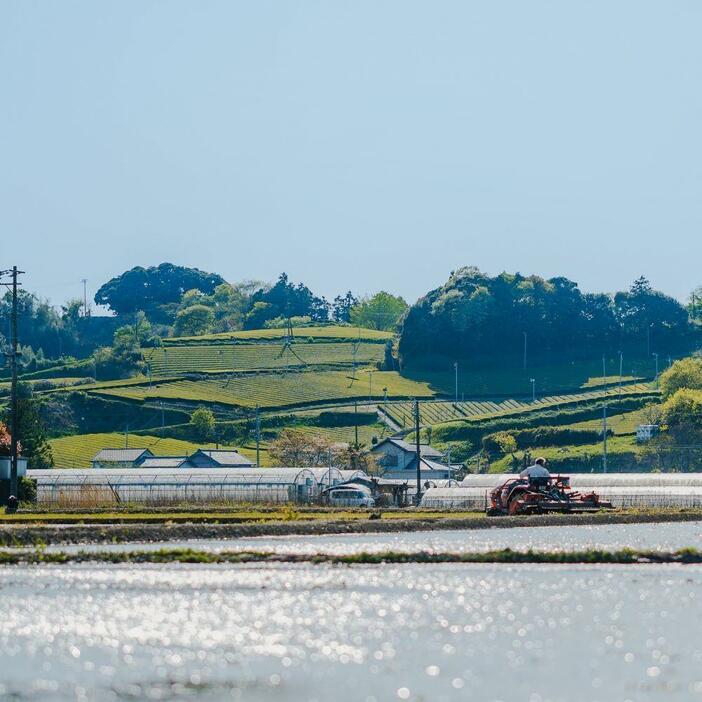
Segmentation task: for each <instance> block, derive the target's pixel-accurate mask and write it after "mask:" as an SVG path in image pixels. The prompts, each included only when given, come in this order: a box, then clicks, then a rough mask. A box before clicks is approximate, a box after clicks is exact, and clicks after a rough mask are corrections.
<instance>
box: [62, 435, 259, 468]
mask: <svg viewBox="0 0 702 702" xmlns="http://www.w3.org/2000/svg"><path fill="white" fill-rule="evenodd" d="M124 446H125V438H124V434H120V433H117V432H115V433H111V434H83V435H76V436H65V437H62V438H60V439H52V440H51V448H52V450H53V454H54V464H55V465H56V466H57V467H58V468H89V467H90V460H91V459H92V458H93V456H94V455H95V454H96V453H97V452H98V451H99V450H100V449H102V448H124ZM129 446H130V447H131V448H148V449H150V450H151V451H152V453H154V454H156V455H157V456H184V455H186V454H190V453H192V452H193V451H195V450H196V449H198V448H201V447H203V446H205V447H208V448H214V444H194V443H191V442H189V441H181V440H179V439H161V438H159V437H157V436H138V435H134V434H132V435H130V436H129ZM240 453H242V454H243V455H245V456H247V457H248V458H250V459H252V460H255V452H254V454H253V455H252V452H251V451H250V450H247V449H240ZM261 464H264V461H263V460H262V461H261Z"/></svg>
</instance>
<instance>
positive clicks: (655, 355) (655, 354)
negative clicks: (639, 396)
mask: <svg viewBox="0 0 702 702" xmlns="http://www.w3.org/2000/svg"><path fill="white" fill-rule="evenodd" d="M653 357H654V358H655V359H656V390H658V354H657V353H654V354H653Z"/></svg>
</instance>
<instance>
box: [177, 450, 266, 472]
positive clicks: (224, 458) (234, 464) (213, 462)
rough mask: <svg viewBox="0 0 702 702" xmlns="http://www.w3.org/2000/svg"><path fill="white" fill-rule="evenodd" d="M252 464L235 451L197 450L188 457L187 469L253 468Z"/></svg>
mask: <svg viewBox="0 0 702 702" xmlns="http://www.w3.org/2000/svg"><path fill="white" fill-rule="evenodd" d="M253 466H254V463H253V461H250V460H249V459H248V458H246V456H242V455H241V454H240V453H239V452H238V451H237V450H236V449H233V448H225V449H198V450H197V451H195V453H193V454H192V455H190V456H189V457H188V465H187V467H188V468H253Z"/></svg>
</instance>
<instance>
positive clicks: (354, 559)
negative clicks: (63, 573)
mask: <svg viewBox="0 0 702 702" xmlns="http://www.w3.org/2000/svg"><path fill="white" fill-rule="evenodd" d="M85 562H93V563H205V564H212V563H230V564H239V563H310V564H314V565H319V564H331V565H349V566H350V565H378V564H407V563H430V564H437V563H510V564H515V563H542V564H583V563H587V564H591V563H603V564H625V565H629V564H642V563H679V564H692V563H702V552H701V551H699V550H697V549H692V548H689V549H681V550H678V551H645V550H644V551H642V550H634V549H623V550H619V551H604V550H600V549H588V550H585V551H570V552H568V551H524V552H521V551H512V550H511V549H502V550H498V551H487V552H484V553H428V552H426V551H420V552H416V553H398V552H395V551H387V552H384V553H357V554H353V555H330V554H316V555H307V554H279V553H268V552H263V551H261V552H259V551H243V552H227V551H221V552H219V553H212V552H209V551H197V550H193V549H160V550H158V551H125V552H121V553H120V552H108V551H100V552H94V553H87V552H79V553H63V552H54V553H47V552H45V551H43V550H42V549H35V550H31V551H24V552H16V551H13V552H7V551H6V552H0V565H21V564H30V565H34V564H41V563H45V564H70V563H85Z"/></svg>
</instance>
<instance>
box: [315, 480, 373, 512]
mask: <svg viewBox="0 0 702 702" xmlns="http://www.w3.org/2000/svg"><path fill="white" fill-rule="evenodd" d="M327 496H328V498H329V504H330V505H331V506H332V507H375V500H374V499H373V498H372V497H371V493H370V491H369V490H366V489H365V488H363V487H360V486H358V485H346V486H343V487H337V488H332V489H331V490H329V492H328V493H327Z"/></svg>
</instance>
